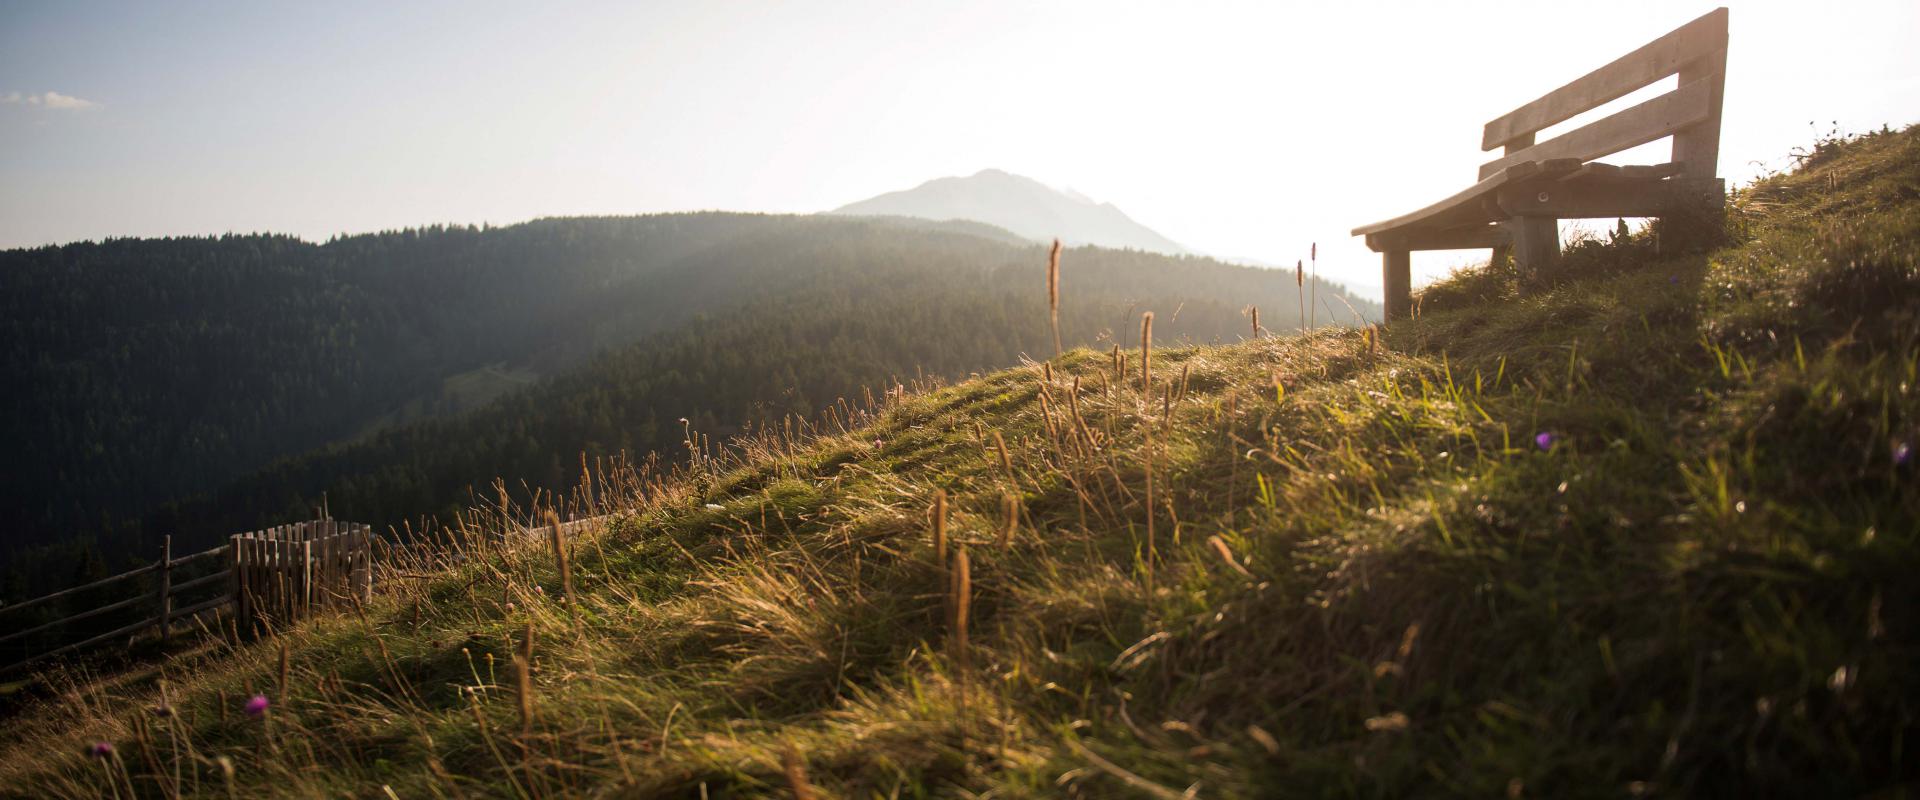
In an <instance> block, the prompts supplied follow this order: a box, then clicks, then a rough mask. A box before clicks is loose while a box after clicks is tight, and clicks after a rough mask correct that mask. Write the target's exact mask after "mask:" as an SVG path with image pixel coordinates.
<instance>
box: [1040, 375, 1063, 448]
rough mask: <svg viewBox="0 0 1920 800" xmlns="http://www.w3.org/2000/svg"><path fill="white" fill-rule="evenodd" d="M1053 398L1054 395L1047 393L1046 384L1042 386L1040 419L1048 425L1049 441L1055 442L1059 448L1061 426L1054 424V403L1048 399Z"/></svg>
mask: <svg viewBox="0 0 1920 800" xmlns="http://www.w3.org/2000/svg"><path fill="white" fill-rule="evenodd" d="M1052 396H1053V394H1052V393H1051V392H1048V391H1047V387H1046V384H1041V386H1040V417H1041V419H1042V420H1044V421H1045V422H1046V424H1047V441H1050V442H1053V443H1054V445H1055V446H1058V445H1059V443H1060V429H1059V426H1057V425H1055V424H1054V422H1053V402H1052V401H1051V400H1049V399H1048V398H1050V397H1052Z"/></svg>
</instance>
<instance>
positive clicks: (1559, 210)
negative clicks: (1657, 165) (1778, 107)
mask: <svg viewBox="0 0 1920 800" xmlns="http://www.w3.org/2000/svg"><path fill="white" fill-rule="evenodd" d="M1725 187H1726V184H1725V182H1724V181H1721V180H1718V179H1714V180H1704V181H1701V180H1685V179H1678V178H1676V179H1673V180H1665V181H1606V180H1597V181H1588V182H1585V183H1580V184H1574V185H1569V186H1554V187H1552V188H1549V189H1541V190H1538V191H1536V188H1537V187H1532V186H1527V187H1509V188H1507V189H1502V190H1500V191H1499V192H1498V193H1497V194H1496V196H1495V197H1496V199H1495V202H1496V203H1498V204H1499V206H1500V210H1502V211H1504V212H1506V213H1507V214H1510V215H1513V216H1522V217H1524V216H1538V217H1554V218H1557V219H1598V218H1605V217H1658V216H1664V215H1666V214H1669V213H1673V212H1676V211H1681V210H1684V209H1686V208H1689V207H1694V206H1699V205H1701V204H1703V203H1705V202H1707V201H1708V200H1710V199H1712V198H1714V197H1717V196H1720V195H1724V194H1725Z"/></svg>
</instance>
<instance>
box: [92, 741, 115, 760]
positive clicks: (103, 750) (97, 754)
mask: <svg viewBox="0 0 1920 800" xmlns="http://www.w3.org/2000/svg"><path fill="white" fill-rule="evenodd" d="M87 755H90V756H93V757H94V758H106V757H107V756H111V755H113V743H112V742H94V743H93V746H91V747H88V748H87Z"/></svg>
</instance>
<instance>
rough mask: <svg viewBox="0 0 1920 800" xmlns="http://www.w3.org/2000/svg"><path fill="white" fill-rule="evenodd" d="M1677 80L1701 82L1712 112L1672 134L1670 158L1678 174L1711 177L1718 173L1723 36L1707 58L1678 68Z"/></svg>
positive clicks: (1723, 89) (1724, 89)
mask: <svg viewBox="0 0 1920 800" xmlns="http://www.w3.org/2000/svg"><path fill="white" fill-rule="evenodd" d="M1680 82H1681V83H1682V84H1686V83H1704V84H1706V85H1707V87H1708V89H1707V90H1708V92H1709V93H1710V94H1711V95H1712V100H1711V101H1710V102H1711V104H1712V106H1713V114H1712V115H1711V116H1709V117H1708V118H1707V119H1705V120H1703V121H1701V122H1700V123H1699V124H1697V125H1693V126H1691V127H1688V128H1687V129H1686V130H1684V131H1680V132H1679V133H1676V134H1674V135H1673V160H1674V162H1675V163H1677V164H1679V165H1680V167H1681V174H1683V175H1686V176H1687V177H1691V178H1711V177H1713V176H1714V175H1717V174H1719V165H1720V111H1721V104H1722V102H1723V99H1724V98H1725V96H1726V92H1727V46H1726V39H1725V37H1724V36H1723V37H1722V38H1721V42H1720V50H1719V51H1718V52H1715V53H1714V54H1713V55H1711V56H1708V57H1707V58H1703V59H1699V60H1697V61H1693V62H1690V63H1688V64H1687V65H1686V66H1684V67H1681V68H1680Z"/></svg>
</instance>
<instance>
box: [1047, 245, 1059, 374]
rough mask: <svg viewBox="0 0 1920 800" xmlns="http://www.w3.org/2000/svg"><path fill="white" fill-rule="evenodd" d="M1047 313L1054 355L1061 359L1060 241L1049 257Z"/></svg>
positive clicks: (1054, 246)
mask: <svg viewBox="0 0 1920 800" xmlns="http://www.w3.org/2000/svg"><path fill="white" fill-rule="evenodd" d="M1047 313H1048V316H1049V318H1050V319H1051V321H1052V322H1053V355H1054V357H1055V358H1058V357H1060V352H1061V350H1060V240H1059V239H1055V240H1053V252H1052V253H1050V254H1048V256H1047Z"/></svg>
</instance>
